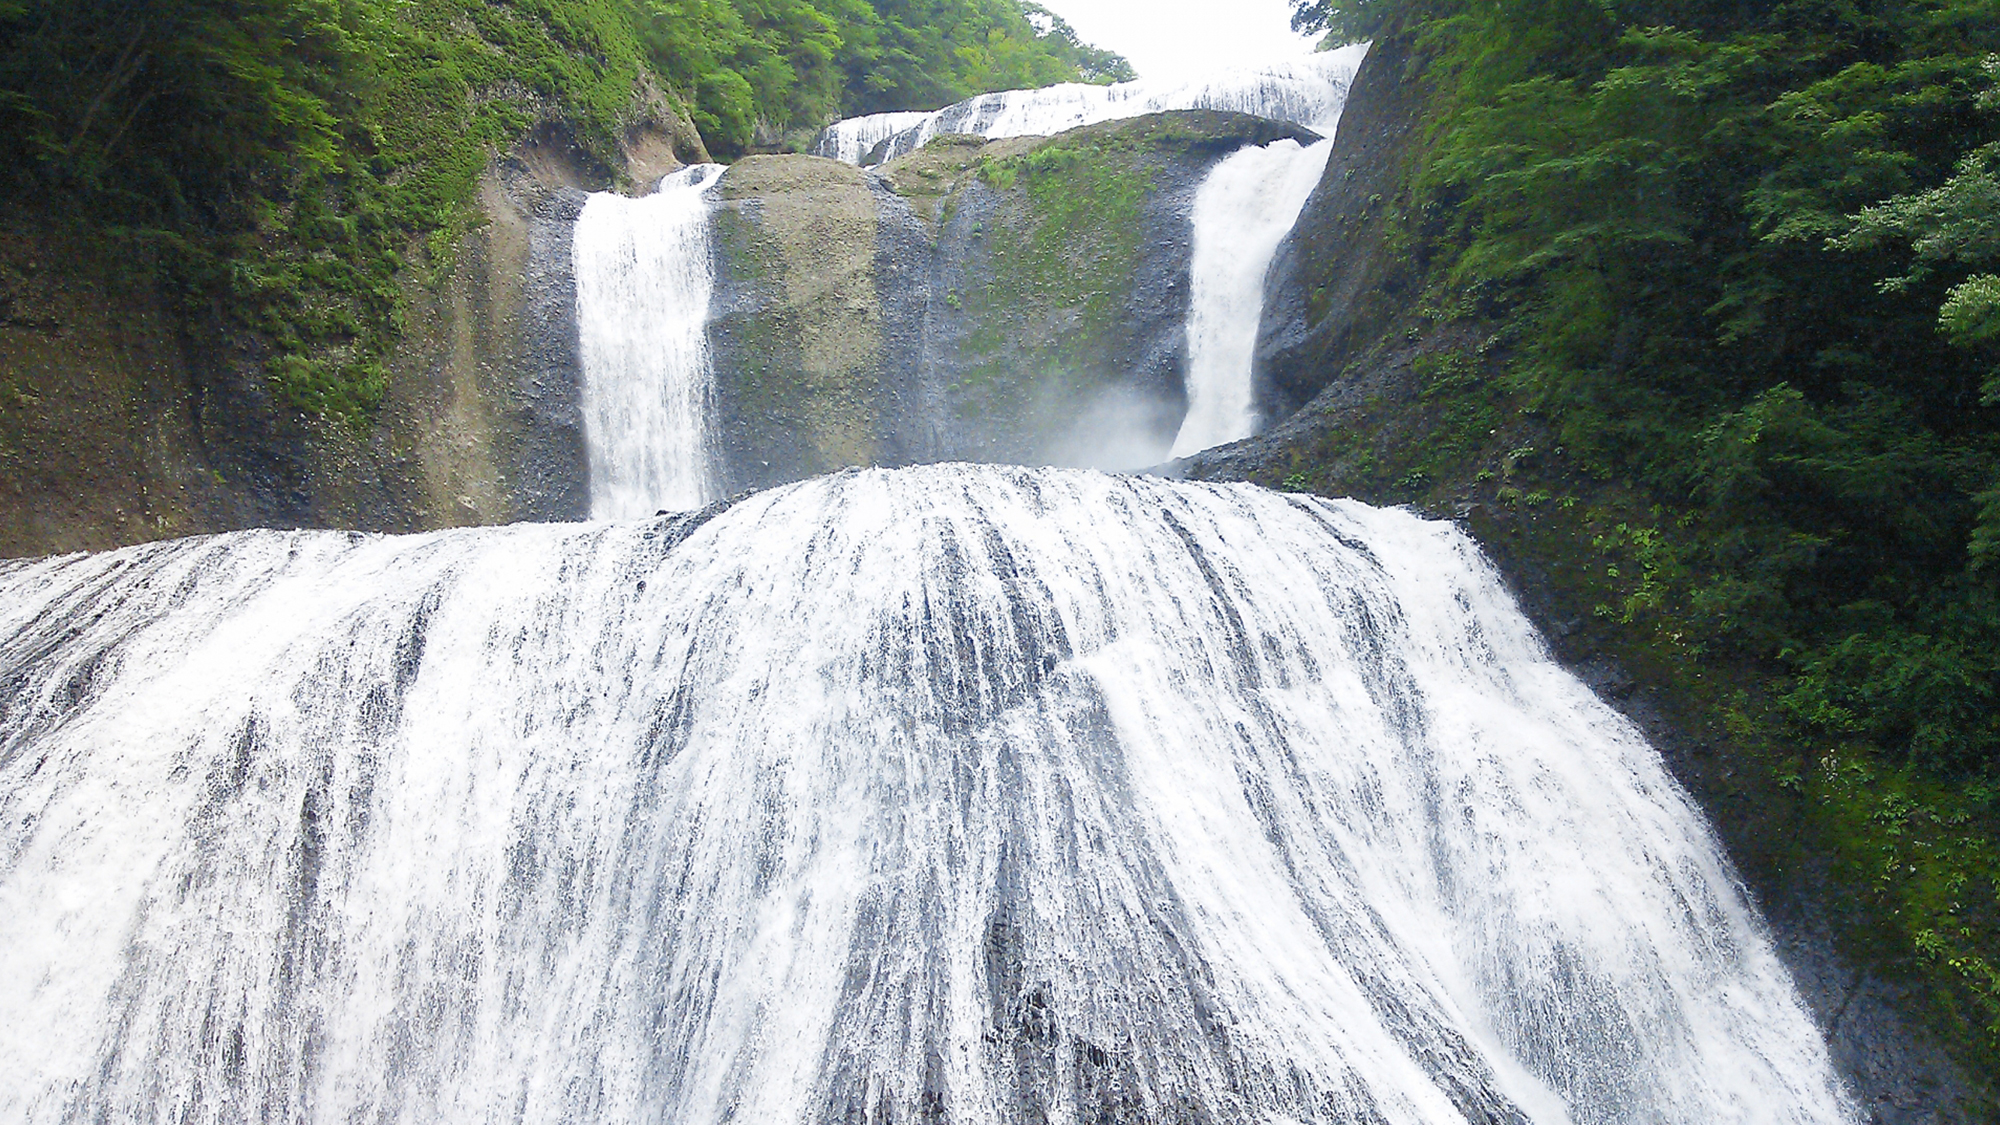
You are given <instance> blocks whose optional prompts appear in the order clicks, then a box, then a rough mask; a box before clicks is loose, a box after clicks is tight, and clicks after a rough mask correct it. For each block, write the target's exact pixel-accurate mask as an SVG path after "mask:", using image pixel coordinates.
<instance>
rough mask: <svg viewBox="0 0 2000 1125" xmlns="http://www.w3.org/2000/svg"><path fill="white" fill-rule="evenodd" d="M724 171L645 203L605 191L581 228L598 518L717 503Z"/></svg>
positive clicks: (669, 182) (578, 254)
mask: <svg viewBox="0 0 2000 1125" xmlns="http://www.w3.org/2000/svg"><path fill="white" fill-rule="evenodd" d="M722 172H723V168H722V166H721V165H719V164H697V165H693V166H690V167H687V168H683V169H681V170H680V171H678V172H675V173H674V174H673V175H671V176H668V177H666V178H665V179H664V180H662V181H661V182H660V186H659V190H658V191H655V192H654V193H653V194H652V195H649V196H646V197H644V198H642V199H628V198H626V197H624V196H622V195H614V194H610V193H608V192H599V193H596V194H593V195H592V196H591V197H590V201H589V202H588V203H587V204H585V206H584V209H583V214H582V215H581V216H579V217H578V218H577V221H576V236H575V272H576V307H577V311H576V317H577V335H578V339H579V343H580V351H581V355H582V360H583V420H584V431H585V436H586V439H587V443H588V445H589V449H590V514H591V516H592V517H593V518H596V519H631V518H635V517H639V516H648V515H651V514H652V513H653V512H654V511H655V510H657V509H660V508H669V509H674V510H680V511H685V510H689V509H693V508H699V507H701V506H702V505H703V504H705V503H707V502H709V501H710V500H713V499H714V498H715V492H716V486H715V483H714V481H713V478H712V474H711V472H710V468H709V451H708V440H709V439H708V422H709V419H708V415H709V399H710V397H711V395H712V394H713V389H714V383H715V372H714V370H713V368H712V366H711V365H710V361H709V351H708V336H707V324H708V303H709V294H710V291H711V290H712V289H713V288H714V284H715V279H714V276H713V272H712V270H711V268H710V264H709V231H708V214H709V194H710V190H711V189H712V188H713V187H714V186H715V184H716V182H717V181H718V180H720V179H721V177H722Z"/></svg>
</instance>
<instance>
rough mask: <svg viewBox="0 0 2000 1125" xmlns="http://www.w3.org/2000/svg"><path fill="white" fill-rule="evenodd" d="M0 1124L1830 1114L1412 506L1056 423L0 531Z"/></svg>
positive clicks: (1622, 726) (1762, 957) (1754, 932)
mask: <svg viewBox="0 0 2000 1125" xmlns="http://www.w3.org/2000/svg"><path fill="white" fill-rule="evenodd" d="M0 683H4V684H5V689H4V692H0V1074H5V1075H6V1076H7V1078H6V1081H4V1082H0V1120H5V1121H9V1122H24V1123H41V1122H51V1123H52V1122H67V1121H80V1120H91V1121H97V1120H110V1121H137V1122H155V1121H157V1122H165V1121H176V1122H179V1121H203V1122H208V1121H250V1120H273V1119H276V1120H287V1121H309V1122H352V1121H371V1122H373V1121H395V1122H436V1121H453V1122H466V1121H480V1122H485V1121H529V1122H543V1121H570V1122H621V1123H622V1122H635V1121H654V1122H673V1123H678V1125H705V1123H709V1122H722V1121H735V1122H757V1123H759V1125H782V1123H792V1122H799V1123H805V1122H813V1123H820V1122H826V1123H831V1122H849V1121H862V1120H867V1121H880V1122H888V1121H896V1122H908V1121H949V1122H991V1123H996V1125H997V1123H1002V1122H1005V1123H1014V1122H1029V1121H1055V1122H1105V1121H1118V1122H1196V1121H1199V1122H1215V1123H1246V1125H1247V1123H1251V1122H1256V1123H1270V1122H1329V1123H1332V1122H1341V1123H1348V1122H1374V1123H1382V1125H1449V1123H1478V1125H1501V1123H1521V1122H1534V1123H1537V1125H1556V1123H1559V1122H1572V1123H1576V1125H1595V1123H1611V1122H1619V1123H1631V1125H1640V1123H1645V1125H1661V1123H1686V1125H1722V1123H1733V1122H1742V1123H1746V1125H1748V1123H1756V1125H1787V1123H1799V1125H1805V1123H1826V1122H1843V1121H1853V1120H1856V1117H1855V1114H1854V1112H1853V1110H1852V1108H1851V1106H1850V1105H1849V1103H1848V1101H1847V1100H1846V1098H1845V1096H1844V1095H1843V1094H1842V1093H1841V1092H1840V1090H1839V1088H1838V1085H1837V1083H1836V1080H1835V1079H1834V1077H1833V1075H1832V1074H1831V1072H1830V1070H1829V1067H1828V1062H1827V1056H1826V1051H1825V1049H1824V1047H1823V1046H1822V1044H1821V1041H1820V1039H1819V1037H1818V1035H1817V1034H1816V1033H1815V1031H1814V1029H1813V1026H1812V1024H1811V1022H1810V1021H1809V1020H1808V1018H1807V1016H1806V1013H1805V1012H1804V1011H1803V1010H1802V1009H1801V1007H1800V1004H1799V1001H1798V998H1797V997H1796V996H1795V995H1794V992H1793V989H1792V987H1791V985H1790V984H1789V983H1788V981H1787V979H1786V977H1785V974H1784V973H1783V971H1782V969H1781V967H1780V965H1779V964H1778V962H1777V961H1776V959H1775V958H1774V956H1773V953H1772V949H1771V947H1770V944H1769V942H1768V941H1767V940H1766V939H1765V938H1764V937H1763V936H1762V934H1761V933H1760V931H1759V928H1758V925H1757V923H1756V922H1755V920H1754V919H1753V917H1752V915H1751V913H1750V911H1749V909H1748V907H1747V906H1746V904H1745V901H1744V897H1743V893H1742V891H1741V890H1740V888H1739V887H1738V886H1737V885H1736V883H1735V882H1734V880H1733V879H1732V877H1731V875H1730V873H1729V871H1728V869H1727V867H1726V865H1725V863H1724V860H1723V858H1722V856H1721V855H1720V853H1719V851H1718V849H1717V846H1716V843H1715V841H1714V839H1713V838H1712V837H1711V836H1710V834H1709V832H1708V831H1707V830H1706V829H1705V827H1704V825H1703V824H1702V822H1701V821H1700V819H1699V818H1698V816H1697V815H1696V812H1695V810H1694V809H1693V808H1692V807H1691V806H1690V804H1689V802H1688V800H1687V798H1686V797H1685V796H1684V795H1683V794H1682V792H1681V791H1680V790H1679V789H1678V788H1677V787H1676V786H1675V785H1674V783H1673V782H1672V781H1671V780H1669V779H1668V777H1667V776H1666V775H1665V774H1664V773H1663V772H1662V770H1661V767H1660V765H1659V763H1658V761H1657V758H1656V755H1655V754H1654V753H1653V752H1652V751H1651V750H1649V749H1648V748H1647V746H1646V745H1645V744H1644V743H1643V742H1642V741H1641V740H1640V738H1639V737H1638V735H1637V734H1636V733H1635V731H1634V730H1633V729H1632V728H1631V727H1630V726H1629V725H1628V724H1627V723H1626V722H1625V721H1624V720H1622V719H1621V718H1620V717H1619V716H1618V715H1617V714H1615V713H1614V712H1613V711H1611V710H1610V709H1609V708H1607V707H1606V706H1604V705H1603V704H1602V703H1600V702H1599V701H1598V700H1597V699H1596V698H1594V697H1593V696H1592V695H1591V694H1590V693H1589V692H1588V691H1587V690H1586V689H1585V688H1584V687H1583V686H1582V685H1581V684H1579V683H1578V682H1577V681H1576V680H1575V679H1573V678H1572V677H1570V676H1569V675H1567V674H1566V673H1565V672H1564V671H1563V670H1562V669H1561V668H1560V667H1558V666H1557V665H1555V664H1554V663H1553V662H1552V661H1551V660H1550V658H1549V656H1548V654H1547V653H1546V652H1545V651H1544V650H1543V648H1542V646H1541V645H1540V643H1539V642H1538V641H1537V639H1536V638H1535V636H1534V635H1533V634H1532V632H1531V630H1530V629H1529V627H1528V625H1527V623H1526V622H1525V621H1524V620H1523V619H1522V617H1521V615H1520V613H1519V612H1518V611H1517V610H1516V609H1515V607H1514V606H1513V605H1512V603H1511V602H1510V601H1509V599H1508V597H1507V595H1506V594H1505V592H1504V591H1503V589H1502V586H1501V584H1500V582H1499V581H1498V579H1497V577H1496V576H1495V574H1494V573H1493V572H1492V571H1491V569H1490V568H1489V567H1488V565H1487V564H1486V563H1485V562H1484V561H1483V560H1482V559H1481V558H1480V556H1479V554H1478V552H1477V551H1476V550H1475V548H1474V547H1473V545H1472V544H1471V543H1470V542H1469V541H1468V540H1467V539H1466V538H1465V537H1464V536H1463V535H1461V534H1459V533H1458V532H1457V531H1455V530H1454V529H1452V528H1451V527H1450V526H1448V525H1445V524H1439V523H1428V522H1424V521H1422V520H1419V519H1417V518H1415V517H1413V516H1410V515H1408V514H1404V513H1401V512H1394V511H1383V510H1377V509H1371V508H1368V507H1365V506H1363V505H1360V504H1355V503H1347V502H1337V501H1328V500H1321V499H1317V498H1310V497H1304V496H1287V495H1280V494H1276V493H1271V492H1266V491H1262V490H1259V489H1256V488H1252V487H1249V486H1229V487H1222V486H1207V485H1194V484H1177V483H1169V482H1165V481H1160V480H1153V479H1146V478H1118V477H1111V476H1105V475H1102V474H1098V473H1092V472H1087V471H1078V470H1023V469H1006V468H990V467H988V468H975V467H968V466H933V467H926V468H918V469H907V470H899V471H881V470H870V471H854V472H849V473H845V474H841V475H838V476H834V477H828V478H820V479H817V480H813V481H809V482H806V483H803V484H798V485H793V486H788V487H785V488H780V489H775V490H771V491H767V492H762V493H758V494H756V495H753V496H751V497H749V498H747V499H743V500H740V501H738V502H736V503H735V504H734V505H733V506H731V507H728V508H727V509H726V510H720V511H719V512H718V511H707V512H703V513H700V514H696V515H689V516H679V517H673V518H668V519H661V520H653V521H642V522H630V523H618V524H589V525H570V526H518V527H511V528H501V529H486V530H465V531H455V532H445V533H436V534H429V535H420V536H411V537H404V538H385V537H371V536H360V535H349V534H342V533H335V532H274V531H259V532H243V533H237V534H231V535H223V536H216V537H210V538H202V539H189V540H182V541H178V542H173V543H163V544H152V545H147V546H140V547H132V548H127V549H124V550H120V551H114V552H109V553H105V554H98V555H81V556H67V557H62V558H54V559H47V560H41V561H36V562H31V563H13V564H0Z"/></svg>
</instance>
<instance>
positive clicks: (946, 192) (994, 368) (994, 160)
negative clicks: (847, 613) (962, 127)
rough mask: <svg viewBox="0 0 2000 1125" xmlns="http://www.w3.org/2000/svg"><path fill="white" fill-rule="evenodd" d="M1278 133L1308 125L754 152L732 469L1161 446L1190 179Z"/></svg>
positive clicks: (1106, 130) (800, 471)
mask: <svg viewBox="0 0 2000 1125" xmlns="http://www.w3.org/2000/svg"><path fill="white" fill-rule="evenodd" d="M1281 137H1293V138H1297V139H1302V140H1309V139H1311V138H1312V134H1310V133H1308V132H1306V131H1304V130H1301V129H1298V128H1296V127H1294V126H1289V125H1281V124H1277V123H1274V122H1270V121H1266V120H1263V119H1261V118H1256V117H1249V116H1245V115H1242V114H1230V113H1215V112H1208V111H1190V112H1178V113H1167V114H1155V115H1152V116H1149V117H1141V118H1134V119H1131V120H1126V121H1114V122H1106V123H1104V124H1101V125H1094V126H1089V127H1086V128H1082V129H1076V130H1072V131H1070V132H1067V133H1063V134H1060V135H1059V136H1056V137H1051V138H1040V137H1022V138H1013V139H1008V140H998V141H981V140H979V139H978V138H974V137H952V136H947V137H940V138H938V139H936V140H934V141H933V142H932V143H931V144H929V145H928V146H926V147H925V148H924V149H922V150H920V151H918V152H915V153H912V154H910V155H909V156H906V157H903V158H900V159H898V160H896V161H893V162H891V163H890V164H888V165H886V166H885V167H884V168H883V169H881V170H880V171H879V172H876V171H864V170H862V169H858V168H854V167H851V166H848V165H845V164H840V163H837V162H835V161H831V160H824V159H821V158H818V157H811V156H762V157H750V158H748V159H745V160H742V161H739V162H738V163H737V164H735V165H734V166H732V167H731V168H730V170H729V174H728V175H727V176H725V177H724V178H723V180H722V183H721V187H720V188H719V191H720V193H721V197H722V202H721V204H720V207H719V209H718V213H717V216H716V230H717V232H718V235H719V237H718V238H717V239H716V254H717V275H718V285H717V290H716V295H715V305H714V306H713V312H712V315H713V316H714V317H715V320H714V323H713V324H712V326H711V333H710V335H711V339H712V341H713V342H714V345H715V363H716V370H717V373H718V374H717V378H718V386H717V391H716V397H717V408H718V415H719V423H720V424H719V445H720V448H719V450H718V452H719V456H720V460H721V464H722V468H723V473H722V475H723V478H724V482H725V486H726V487H727V488H728V489H729V490H732V491H733V490H735V489H740V488H747V487H756V486H763V485H767V484H774V483H778V482H780V481H786V480H796V479H799V478H802V477H806V476H811V475H813V474H815V473H820V472H826V471H829V470H833V469H839V468H842V467H845V466H849V465H866V464H884V465H895V464H909V463H912V462H922V461H940V460H978V461H1004V462H1014V463H1026V464H1037V463H1058V464H1094V465H1101V466H1113V467H1137V466H1140V465H1143V464H1146V463H1148V462H1149V461H1150V460H1156V459H1157V458H1158V457H1160V456H1162V455H1164V453H1165V451H1166V449H1167V447H1168V446H1169V445H1170V444H1171V442H1172V438H1173V434H1174V430H1175V428H1176V427H1177V426H1178V425H1179V423H1180V419H1181V416H1182V414H1183V413H1184V412H1185V399H1184V392H1183V389H1182V383H1183V379H1184V372H1185V367H1186V332H1185V326H1186V320H1187V302H1188V265H1189V260H1190V257H1191V252H1192V248H1191V245H1190V234H1191V226H1190V218H1189V217H1190V215H1191V213H1192V210H1193V202H1194V193H1195V189H1196V188H1197V187H1198V186H1199V185H1200V183H1201V181H1202V179H1203V178H1204V177H1205V176H1206V175H1207V172H1208V170H1209V168H1210V167H1212V166H1213V165H1214V164H1215V162H1216V161H1218V160H1220V159H1222V158H1223V157H1224V156H1227V155H1228V154H1229V153H1231V152H1234V151H1235V150H1237V149H1238V148H1241V147H1242V146H1244V145H1246V144H1266V143H1269V142H1271V141H1274V140H1277V139H1279V138H1281Z"/></svg>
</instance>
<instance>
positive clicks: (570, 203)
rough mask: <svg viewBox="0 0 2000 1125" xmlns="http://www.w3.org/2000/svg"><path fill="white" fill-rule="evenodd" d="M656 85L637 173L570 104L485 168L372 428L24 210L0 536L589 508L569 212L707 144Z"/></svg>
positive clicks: (12, 291) (2, 412)
mask: <svg viewBox="0 0 2000 1125" xmlns="http://www.w3.org/2000/svg"><path fill="white" fill-rule="evenodd" d="M654 101H655V102H657V103H659V104H657V105H651V106H649V107H642V108H644V109H647V112H646V113H644V114H642V115H641V119H640V123H639V124H638V125H636V126H635V127H634V128H633V129H631V130H630V131H628V133H627V135H626V136H625V137H624V138H623V140H624V151H623V152H622V153H621V154H620V156H621V163H622V164H623V165H624V167H623V168H621V169H612V168H608V167H606V166H604V165H603V164H602V163H600V162H599V161H597V160H595V159H594V158H592V157H591V156H590V155H589V154H588V153H586V152H585V151H583V149H582V148H581V147H579V146H578V145H577V144H576V143H575V142H574V141H573V140H572V139H571V137H570V134H569V133H568V131H567V129H566V128H565V127H564V126H563V125H562V124H561V123H560V122H559V121H553V120H552V121H547V122H544V123H543V124H542V125H540V126H538V127H537V128H535V129H533V130H531V131H530V132H529V133H528V134H527V135H526V136H525V137H524V138H523V139H522V141H521V142H520V143H519V144H518V145H516V147H515V148H514V150H513V151H511V152H510V153H509V154H507V155H506V156H505V157H503V158H501V159H499V160H496V161H495V162H494V163H493V165H492V166H491V167H489V168H488V169H487V171H486V173H485V175H484V177H483V178H482V180H481V182H480V185H479V196H478V199H477V206H478V210H479V212H480V216H479V221H478V222H476V223H475V224H474V225H473V226H472V228H471V229H470V231H469V232H468V233H467V234H466V235H465V236H464V237H463V238H462V239H460V240H459V242H458V244H457V245H456V246H454V247H453V248H452V251H451V253H450V255H449V256H448V258H447V259H446V261H447V262H448V264H447V265H445V266H443V267H441V268H435V269H433V270H432V271H430V272H429V274H428V275H427V276H419V275H418V273H417V271H407V272H406V275H405V277H404V279H403V283H402V284H403V286H404V298H405V302H406V323H407V328H406V331H405V333H404V335H403V338H402V340H401V342H400V344H399V345H398V347H397V349H396V351H395V352H394V353H393V355H392V356H391V357H390V359H389V362H388V368H389V381H388V387H387V392H386V396H385V401H384V403H383V406H382V409H381V411H380V420H379V422H378V423H377V424H376V425H375V426H374V427H373V428H372V429H371V430H370V431H369V432H368V433H366V434H356V433H354V432H352V431H350V430H348V429H345V428H343V427H341V426H338V425H332V424H327V423H322V422H318V421H315V420H310V419H305V418H301V417H299V416H297V415H296V414H293V413H291V412H289V411H287V410H285V409H284V408H283V407H282V406H280V405H279V404H278V403H277V402H275V401H274V400H273V399H272V397H271V394H270V392H269V389H268V386H267V384H266V382H265V380H264V377H263V375H262V371H263V362H262V361H263V359H264V356H263V355H261V354H260V353H259V352H258V350H257V346H256V344H255V343H254V342H251V341H247V340H245V339H244V338H243V337H242V336H241V335H240V334H239V333H236V332H233V331H231V330H230V329H229V327H228V326H227V324H226V319H225V317H224V316H223V315H222V310H214V311H213V312H211V313H208V314H206V315H204V314H202V313H200V312H198V311H197V312H190V311H189V310H187V309H184V308H179V307H176V306H175V305H174V304H173V303H172V302H171V301H170V299H169V297H168V296H167V295H165V294H162V293H160V292H158V291H157V290H156V289H155V287H153V286H152V285H150V284H148V283H146V282H144V281H142V280H134V277H133V275H134V271H132V270H131V269H129V268H126V266H125V264H124V263H119V262H114V261H108V260H106V253H105V251H104V250H103V249H102V247H101V244H99V243H93V242H89V241H86V240H81V239H77V238H73V237H70V236H68V235H67V234H65V233H64V232H65V229H66V228H65V226H64V223H63V222H62V220H61V218H60V217H59V216H15V217H14V219H13V221H12V222H11V223H10V224H9V225H8V228H7V229H5V230H0V556H12V555H33V554H45V553H50V552H57V551H69V550H79V549H94V548H102V547H111V546H116V545H119V544H124V543H131V542H138V541H141V540H146V539H156V538H162V537H166V536H172V535H185V534H192V533H197V532H205V531H220V530H227V529H231V528H239V527H252V526H284V527H291V526H323V527H349V528H360V529H364V530H381V531H414V530H422V529H427V528H436V527H449V526H455V525H461V524H474V523H498V522H504V521H508V520H521V519H576V518H582V516H583V515H585V514H586V513H587V511H588V496H587V480H586V470H585V460H584V449H583V436H582V430H581V421H580V416H579V414H578V410H577V386H578V379H579V377H580V374H579V370H578V366H577V352H576V325H575V317H574V302H575V296H574V294H575V286H574V284H573V279H572V277H571V267H570V232H571V227H572V225H573V224H574V221H575V218H576V215H577V212H578V211H579V209H580V208H581V207H582V205H583V201H584V196H585V192H586V191H587V190H589V189H594V188H606V187H610V186H611V185H612V184H613V183H614V182H616V181H620V180H622V181H623V182H626V183H638V184H651V183H652V182H654V181H655V180H657V179H658V177H659V176H660V175H662V174H664V173H665V172H666V171H670V170H672V168H674V167H677V166H678V165H679V157H678V156H677V155H676V154H677V153H679V154H682V155H685V156H687V157H688V158H689V159H705V158H706V154H705V153H704V152H703V151H702V150H701V148H700V141H699V138H698V137H697V136H696V135H695V133H694V130H693V128H692V126H690V125H687V124H686V122H684V121H679V120H666V121H665V123H664V124H662V123H661V122H662V120H664V118H663V117H662V113H664V112H666V111H665V110H663V109H662V107H663V106H664V104H665V103H664V101H662V100H661V99H657V98H656V99H654Z"/></svg>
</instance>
